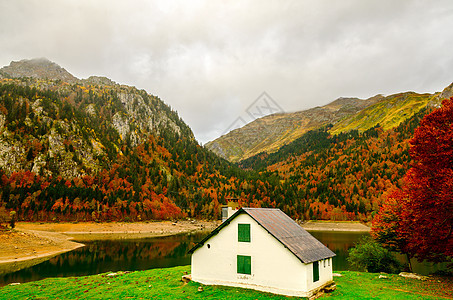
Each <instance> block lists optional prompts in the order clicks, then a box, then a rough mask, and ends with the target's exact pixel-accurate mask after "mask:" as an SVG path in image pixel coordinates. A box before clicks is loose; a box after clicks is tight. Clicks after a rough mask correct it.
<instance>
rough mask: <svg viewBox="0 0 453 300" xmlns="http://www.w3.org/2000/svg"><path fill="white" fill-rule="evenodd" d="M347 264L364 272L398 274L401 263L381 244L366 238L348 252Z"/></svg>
mask: <svg viewBox="0 0 453 300" xmlns="http://www.w3.org/2000/svg"><path fill="white" fill-rule="evenodd" d="M348 262H349V263H350V264H351V266H353V267H356V268H358V269H359V270H363V271H366V272H372V273H377V272H386V273H399V272H400V271H401V270H402V265H401V263H400V262H399V261H398V260H397V259H396V258H395V256H393V254H392V253H391V252H390V251H388V250H387V249H385V248H384V247H382V245H381V244H379V243H378V242H376V241H375V240H373V239H372V238H371V237H369V236H366V237H363V238H362V239H360V241H359V242H358V243H356V244H355V248H351V249H350V250H349V257H348Z"/></svg>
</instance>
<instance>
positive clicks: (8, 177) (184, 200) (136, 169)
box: [0, 59, 257, 221]
mask: <svg viewBox="0 0 453 300" xmlns="http://www.w3.org/2000/svg"><path fill="white" fill-rule="evenodd" d="M1 74H2V78H0V185H1V186H2V189H1V191H0V214H1V212H2V211H3V212H4V211H9V210H15V211H16V212H17V216H18V218H19V219H21V220H47V221H58V220H66V221H84V220H98V221H105V220H124V221H127V220H146V219H169V218H180V217H187V216H189V217H204V218H216V217H217V215H218V212H219V205H220V204H221V203H225V197H231V196H232V197H237V196H239V195H240V193H241V191H237V190H236V189H235V188H234V187H235V186H242V185H244V184H245V182H247V184H251V183H253V182H255V181H256V180H257V179H256V178H255V179H248V176H249V175H248V173H245V172H244V171H242V170H240V169H239V168H237V167H235V166H233V165H231V164H230V163H228V162H227V161H225V160H223V159H221V158H219V157H218V156H216V155H215V154H213V153H212V152H210V151H208V150H206V149H205V148H203V147H201V146H200V145H199V144H198V143H197V141H196V140H195V138H194V135H193V132H192V130H191V129H190V128H189V126H188V125H187V124H185V123H184V121H183V120H182V119H181V118H180V117H179V116H178V115H177V113H176V112H175V111H173V110H172V109H171V108H170V107H169V106H168V105H167V104H165V103H164V102H163V101H162V100H161V99H159V98H158V97H157V96H154V95H151V94H149V93H147V92H146V91H144V90H138V89H137V88H135V87H131V86H126V85H120V84H117V83H115V82H113V81H111V80H110V79H108V78H105V77H96V76H92V77H89V78H88V79H77V78H75V77H74V76H72V75H71V74H70V73H69V72H67V71H66V70H65V69H64V68H62V67H60V66H58V65H57V64H55V63H53V62H50V61H48V60H46V59H35V60H22V61H20V62H13V63H11V65H10V66H8V67H4V68H2V69H1ZM247 184H245V185H247ZM238 193H239V194H238ZM0 219H1V216H0Z"/></svg>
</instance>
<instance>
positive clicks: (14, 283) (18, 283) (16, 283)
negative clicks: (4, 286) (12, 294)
mask: <svg viewBox="0 0 453 300" xmlns="http://www.w3.org/2000/svg"><path fill="white" fill-rule="evenodd" d="M9 285H20V282H13V283H10V284H9Z"/></svg>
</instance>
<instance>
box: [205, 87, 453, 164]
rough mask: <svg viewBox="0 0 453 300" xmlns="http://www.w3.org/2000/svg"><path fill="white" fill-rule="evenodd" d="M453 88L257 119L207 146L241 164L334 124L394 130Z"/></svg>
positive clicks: (346, 100)
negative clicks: (379, 126) (432, 92)
mask: <svg viewBox="0 0 453 300" xmlns="http://www.w3.org/2000/svg"><path fill="white" fill-rule="evenodd" d="M451 90H452V86H450V87H448V88H446V89H445V90H444V92H443V93H441V94H439V93H436V94H417V93H414V92H406V93H399V94H395V95H390V96H382V95H377V96H374V97H372V98H369V99H366V100H361V99H358V98H339V99H337V100H335V101H334V102H332V103H330V104H327V105H325V106H322V107H316V108H312V109H309V110H305V111H300V112H295V113H284V114H275V115H270V116H266V117H263V118H260V119H257V120H255V121H253V122H251V123H249V124H247V125H245V126H244V127H242V128H239V129H236V130H233V131H231V132H229V133H228V134H226V135H224V136H221V137H219V138H217V139H216V140H214V141H211V142H209V143H207V144H206V147H207V148H208V149H210V150H212V151H213V152H215V153H216V154H218V155H220V156H222V157H224V158H225V159H228V160H229V161H232V162H238V161H241V160H244V159H247V158H249V157H252V156H254V155H257V154H259V153H262V152H265V153H272V152H275V151H277V150H278V149H280V148H281V147H282V146H283V145H287V144H289V143H291V142H292V141H294V140H296V139H297V138H299V137H301V136H302V135H303V134H305V133H306V132H308V131H310V130H314V129H319V128H321V127H323V126H326V125H329V124H332V125H333V127H331V129H330V133H332V134H338V133H341V132H348V131H350V130H359V131H365V130H368V129H370V128H372V127H374V126H376V125H377V124H379V125H381V126H382V127H383V128H384V129H385V130H387V129H390V128H394V127H396V126H398V125H399V124H401V122H403V121H404V120H406V119H408V118H410V117H411V116H413V115H414V114H416V113H417V112H418V111H420V109H422V108H424V107H426V106H427V105H434V106H435V105H438V104H439V103H440V99H444V98H446V96H448V94H449V93H451Z"/></svg>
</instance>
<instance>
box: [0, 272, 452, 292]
mask: <svg viewBox="0 0 453 300" xmlns="http://www.w3.org/2000/svg"><path fill="white" fill-rule="evenodd" d="M184 272H190V266H183V267H175V268H167V269H153V270H147V271H136V272H131V273H121V272H119V273H117V275H114V276H109V275H111V274H108V273H104V274H99V275H93V276H86V277H68V278H49V279H45V280H41V281H35V282H30V283H25V284H20V285H9V286H5V287H2V288H0V299H228V298H230V299H290V297H284V296H277V295H272V294H268V293H262V292H258V291H253V290H246V289H238V288H230V287H221V286H204V287H203V288H204V291H202V292H199V291H198V287H199V286H200V285H199V284H197V283H194V282H190V283H189V284H185V285H184V284H183V283H182V282H181V281H180V279H181V276H182V275H183V274H184ZM340 273H341V274H342V275H343V276H342V277H335V281H336V282H337V286H338V288H337V290H336V291H334V292H333V293H331V294H328V295H324V297H323V299H329V298H332V299H453V287H452V286H453V284H452V283H453V281H452V280H451V278H430V279H428V280H425V281H420V280H416V279H408V278H402V277H399V276H397V275H388V277H389V278H388V279H378V277H379V274H372V273H360V272H347V271H345V272H340ZM291 299H297V298H291Z"/></svg>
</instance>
